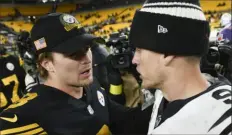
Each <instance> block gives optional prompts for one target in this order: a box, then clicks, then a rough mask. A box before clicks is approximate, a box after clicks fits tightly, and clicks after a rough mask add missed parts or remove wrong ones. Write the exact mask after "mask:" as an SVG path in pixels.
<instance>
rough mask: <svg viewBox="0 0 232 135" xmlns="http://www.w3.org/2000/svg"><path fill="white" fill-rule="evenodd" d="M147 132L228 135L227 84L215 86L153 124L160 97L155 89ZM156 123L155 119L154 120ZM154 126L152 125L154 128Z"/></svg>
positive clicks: (230, 108)
mask: <svg viewBox="0 0 232 135" xmlns="http://www.w3.org/2000/svg"><path fill="white" fill-rule="evenodd" d="M155 96H156V101H155V103H154V106H153V112H152V115H151V120H150V124H149V130H148V134H149V135H151V134H152V135H153V134H221V133H222V134H223V133H226V134H229V133H230V134H231V131H232V124H231V123H232V122H231V121H232V120H231V119H232V106H231V105H232V100H231V86H230V85H226V84H221V85H218V86H216V87H214V88H212V90H209V91H207V92H206V93H203V94H202V95H200V96H198V97H196V98H194V99H193V100H191V101H189V102H188V103H187V104H185V105H184V106H183V107H182V108H181V109H180V110H179V111H178V112H177V113H175V114H174V115H173V116H171V117H170V118H168V119H166V120H165V121H164V122H163V123H161V125H159V126H158V127H156V124H157V122H158V121H159V117H157V114H158V106H159V105H160V103H161V100H162V98H163V96H162V93H161V91H157V92H156V94H155ZM158 123H159V122H158ZM155 127H156V128H155Z"/></svg>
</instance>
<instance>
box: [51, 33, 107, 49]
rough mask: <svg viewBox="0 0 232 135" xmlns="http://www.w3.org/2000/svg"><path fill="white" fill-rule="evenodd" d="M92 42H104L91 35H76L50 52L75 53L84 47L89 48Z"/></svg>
mask: <svg viewBox="0 0 232 135" xmlns="http://www.w3.org/2000/svg"><path fill="white" fill-rule="evenodd" d="M94 42H97V43H101V44H104V43H105V40H104V39H103V38H101V37H96V36H94V35H92V34H83V35H78V36H76V37H73V38H71V39H69V40H67V41H65V42H63V43H61V44H59V45H58V46H57V47H55V48H53V49H52V51H53V52H59V53H75V52H77V51H78V50H80V49H82V48H84V47H87V46H91V45H92V44H94Z"/></svg>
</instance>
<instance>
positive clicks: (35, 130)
mask: <svg viewBox="0 0 232 135" xmlns="http://www.w3.org/2000/svg"><path fill="white" fill-rule="evenodd" d="M31 40H32V43H33V49H34V50H35V52H36V54H37V63H38V71H39V72H40V76H41V77H43V78H44V80H45V82H44V84H43V85H42V84H41V85H37V86H35V87H33V88H32V89H31V90H30V92H29V93H27V94H26V96H24V97H23V98H22V99H20V100H19V101H18V102H17V103H14V104H12V105H10V106H9V107H8V108H7V109H6V110H5V111H3V112H2V113H1V114H0V134H1V135H5V134H31V135H32V134H60V135H61V134H64V135H71V134H72V135H96V134H98V135H109V134H111V133H115V134H118V133H123V132H124V129H125V128H126V127H127V126H128V125H130V127H133V126H132V125H133V123H136V122H135V120H137V118H139V117H137V118H136V116H137V115H139V114H140V112H141V111H140V108H135V109H128V108H124V107H123V106H120V105H118V104H116V103H114V102H112V101H110V100H109V99H108V98H107V96H106V94H105V91H104V90H103V89H101V87H100V85H99V84H98V83H97V82H96V80H95V79H94V78H93V77H92V55H91V51H90V49H89V48H90V45H91V44H92V43H93V42H95V41H97V38H96V37H94V36H93V35H90V34H87V33H86V32H85V30H84V28H83V27H82V26H81V24H80V23H79V22H78V21H77V20H76V19H75V18H74V17H73V16H71V15H69V14H61V13H52V14H48V15H46V16H43V17H41V18H40V19H38V21H37V22H36V23H35V25H34V26H33V28H32V30H31ZM136 130H137V129H136Z"/></svg>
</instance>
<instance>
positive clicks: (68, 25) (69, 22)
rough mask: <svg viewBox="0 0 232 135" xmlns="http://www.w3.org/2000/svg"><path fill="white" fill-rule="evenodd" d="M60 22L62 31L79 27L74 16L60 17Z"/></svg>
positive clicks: (65, 15)
mask: <svg viewBox="0 0 232 135" xmlns="http://www.w3.org/2000/svg"><path fill="white" fill-rule="evenodd" d="M60 21H61V23H62V24H63V25H64V29H65V30H66V31H70V30H72V29H74V28H80V27H81V24H80V23H79V22H78V21H77V19H76V18H75V17H74V16H71V15H68V14H64V15H61V16H60Z"/></svg>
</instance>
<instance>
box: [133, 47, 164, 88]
mask: <svg viewBox="0 0 232 135" xmlns="http://www.w3.org/2000/svg"><path fill="white" fill-rule="evenodd" d="M160 57H161V54H158V53H155V52H152V51H149V50H145V49H139V48H137V49H136V52H135V55H134V58H133V60H132V63H133V64H136V65H137V71H138V72H139V73H140V78H141V79H142V80H143V82H142V87H143V88H158V86H159V84H160V83H162V76H163V75H162V72H163V71H162V64H161V62H160Z"/></svg>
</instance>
